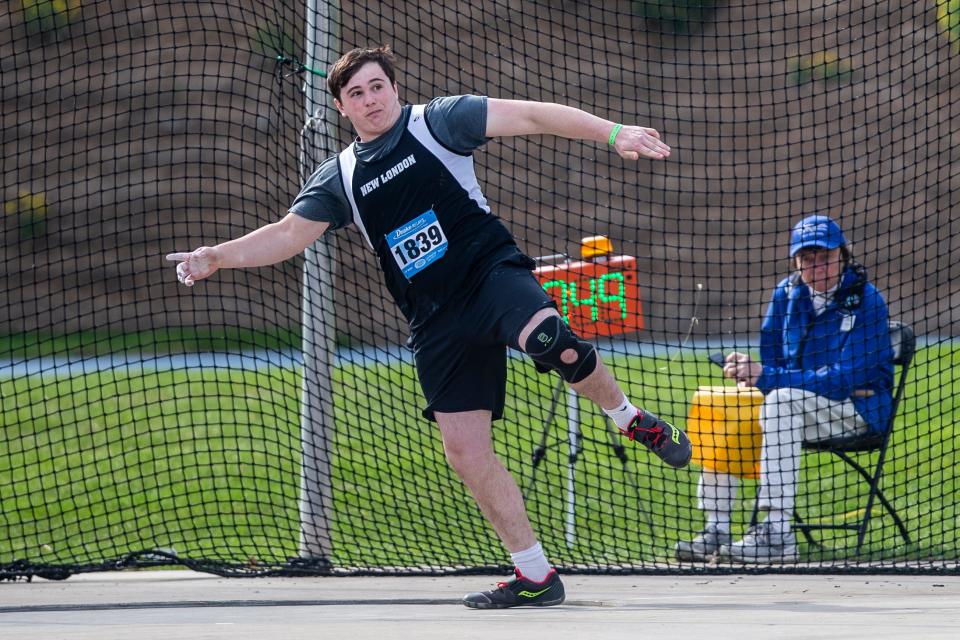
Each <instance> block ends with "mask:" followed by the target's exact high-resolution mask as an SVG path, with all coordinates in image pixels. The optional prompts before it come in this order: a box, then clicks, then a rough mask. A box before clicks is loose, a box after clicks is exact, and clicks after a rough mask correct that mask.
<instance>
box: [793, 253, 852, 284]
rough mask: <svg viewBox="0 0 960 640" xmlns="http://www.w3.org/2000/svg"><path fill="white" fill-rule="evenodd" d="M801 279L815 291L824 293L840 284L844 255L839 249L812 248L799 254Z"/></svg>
mask: <svg viewBox="0 0 960 640" xmlns="http://www.w3.org/2000/svg"><path fill="white" fill-rule="evenodd" d="M796 260H797V268H798V269H800V278H801V279H802V280H803V281H804V283H806V285H807V286H808V287H810V288H811V289H813V290H814V291H819V292H820V293H823V292H825V291H829V290H830V289H831V288H832V287H833V285H835V284H837V283H838V282H840V274H841V273H842V272H843V254H842V252H841V251H840V249H839V248H837V249H824V248H822V247H811V248H809V249H803V250H801V251H800V253H798V254H797V257H796Z"/></svg>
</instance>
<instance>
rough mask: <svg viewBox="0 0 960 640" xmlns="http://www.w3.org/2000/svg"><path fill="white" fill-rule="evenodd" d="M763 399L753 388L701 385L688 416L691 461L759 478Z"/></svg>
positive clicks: (715, 469)
mask: <svg viewBox="0 0 960 640" xmlns="http://www.w3.org/2000/svg"><path fill="white" fill-rule="evenodd" d="M762 402H763V394H762V393H760V391H759V390H758V389H755V388H753V387H748V388H743V389H741V388H740V387H714V386H709V387H700V388H699V389H698V390H697V391H696V393H694V394H693V402H692V403H691V406H690V416H689V418H688V419H687V436H689V438H690V442H691V443H692V444H693V459H692V462H694V463H695V464H699V465H701V466H703V467H706V468H707V469H712V470H714V471H721V472H724V473H731V474H733V475H737V476H740V477H741V478H754V479H756V478H759V477H760V445H761V443H762V441H763V437H762V435H761V432H760V404H761V403H762Z"/></svg>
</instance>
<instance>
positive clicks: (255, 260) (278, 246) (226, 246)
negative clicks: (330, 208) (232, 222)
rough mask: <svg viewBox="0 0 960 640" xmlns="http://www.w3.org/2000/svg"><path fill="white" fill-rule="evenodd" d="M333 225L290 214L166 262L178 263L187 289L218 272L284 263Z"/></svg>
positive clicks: (179, 272)
mask: <svg viewBox="0 0 960 640" xmlns="http://www.w3.org/2000/svg"><path fill="white" fill-rule="evenodd" d="M329 226H330V223H328V222H317V221H314V220H307V219H306V218H304V217H302V216H299V215H297V214H295V213H288V214H287V215H286V216H284V217H283V219H282V220H279V221H277V222H274V223H272V224H268V225H265V226H263V227H260V228H259V229H257V230H256V231H251V232H250V233H248V234H247V235H245V236H242V237H240V238H237V239H236V240H230V241H229V242H224V243H222V244H218V245H216V246H214V247H199V248H197V249H194V250H193V251H190V252H186V253H171V254H168V255H167V260H171V261H173V262H176V263H178V264H177V279H178V280H179V281H180V282H182V283H183V284H185V285H187V286H188V287H192V286H193V283H194V282H196V281H197V280H202V279H204V278H208V277H210V276H211V275H213V274H214V273H215V272H216V271H217V270H218V269H235V268H239V267H263V266H266V265H268V264H274V263H277V262H283V261H284V260H287V259H288V258H292V257H293V256H295V255H297V254H299V253H302V252H303V250H304V249H306V248H307V247H309V246H310V245H311V244H313V243H314V242H316V240H317V238H319V237H320V236H321V235H323V232H324V231H326V230H327V227H329Z"/></svg>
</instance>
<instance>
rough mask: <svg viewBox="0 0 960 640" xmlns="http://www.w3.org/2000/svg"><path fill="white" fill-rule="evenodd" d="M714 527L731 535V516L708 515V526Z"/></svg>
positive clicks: (721, 514) (722, 514) (725, 514)
mask: <svg viewBox="0 0 960 640" xmlns="http://www.w3.org/2000/svg"><path fill="white" fill-rule="evenodd" d="M710 525H714V526H715V527H716V528H717V529H719V530H720V531H723V532H725V533H730V514H729V513H708V514H707V526H708V527H709V526H710Z"/></svg>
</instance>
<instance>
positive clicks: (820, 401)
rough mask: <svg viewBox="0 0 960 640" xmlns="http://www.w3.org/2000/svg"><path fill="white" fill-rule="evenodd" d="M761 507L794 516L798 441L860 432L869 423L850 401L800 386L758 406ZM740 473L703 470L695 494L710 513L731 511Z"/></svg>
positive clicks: (777, 391) (773, 393)
mask: <svg viewBox="0 0 960 640" xmlns="http://www.w3.org/2000/svg"><path fill="white" fill-rule="evenodd" d="M760 429H761V431H763V445H762V446H761V452H760V493H759V508H760V509H761V510H763V511H772V510H779V511H784V512H786V513H787V514H790V515H791V516H792V515H793V506H794V501H795V499H796V493H797V482H798V481H799V478H800V445H801V444H803V442H816V441H817V440H826V439H828V438H835V437H839V436H848V435H849V436H852V435H861V434H864V433H866V431H867V423H866V422H864V420H863V418H861V417H860V416H859V415H858V414H857V410H856V408H855V407H854V405H853V402H852V401H850V400H844V401H841V402H838V401H836V400H829V399H827V398H824V397H823V396H818V395H817V394H815V393H811V392H809V391H804V390H802V389H791V388H784V389H775V390H773V391H771V392H770V393H768V394H767V395H766V397H765V398H764V399H763V404H762V405H761V406H760ZM737 480H738V479H737V476H735V475H731V474H729V473H721V472H717V471H711V470H709V469H704V470H703V471H702V472H701V474H700V483H699V485H698V487H697V497H698V498H699V499H700V508H701V509H703V510H704V511H706V512H707V513H708V514H710V515H712V514H717V513H730V511H732V510H733V501H734V499H735V498H736V497H737Z"/></svg>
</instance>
